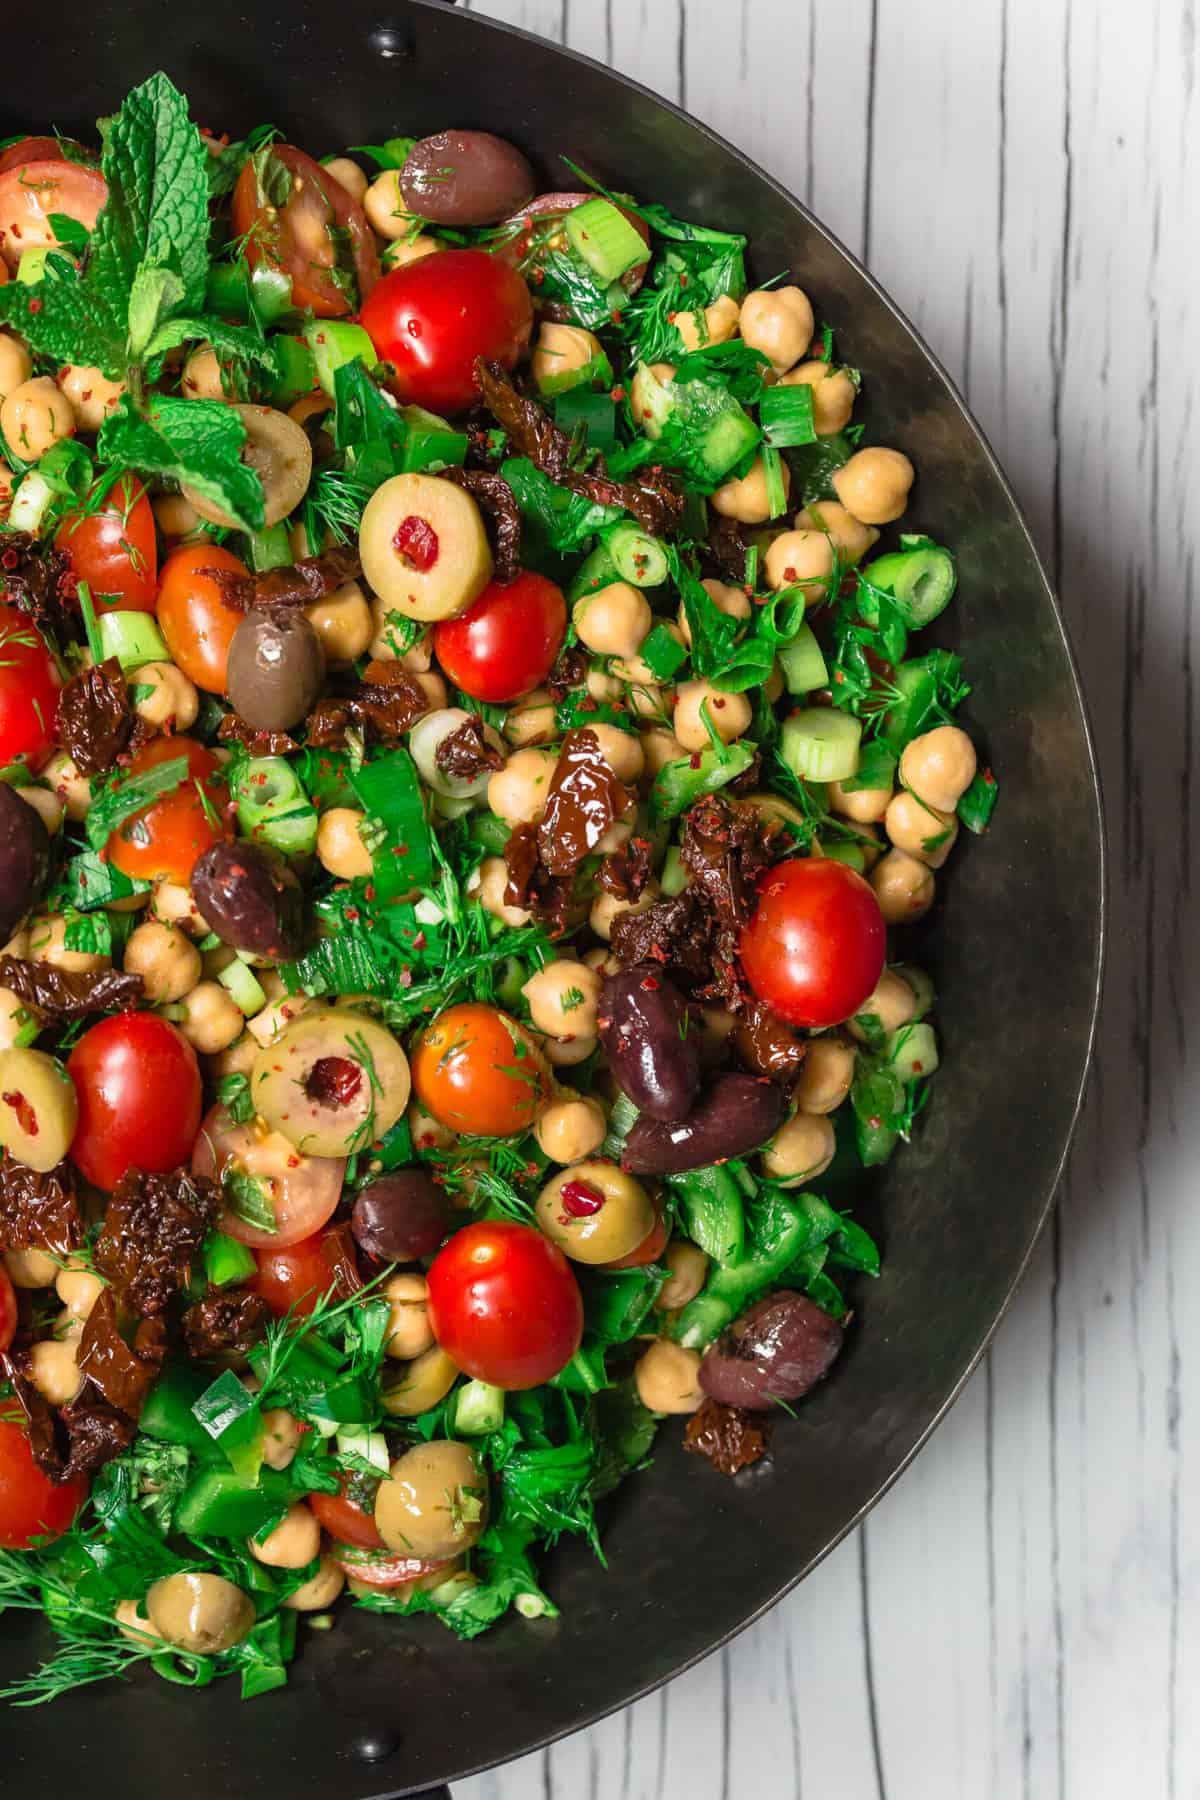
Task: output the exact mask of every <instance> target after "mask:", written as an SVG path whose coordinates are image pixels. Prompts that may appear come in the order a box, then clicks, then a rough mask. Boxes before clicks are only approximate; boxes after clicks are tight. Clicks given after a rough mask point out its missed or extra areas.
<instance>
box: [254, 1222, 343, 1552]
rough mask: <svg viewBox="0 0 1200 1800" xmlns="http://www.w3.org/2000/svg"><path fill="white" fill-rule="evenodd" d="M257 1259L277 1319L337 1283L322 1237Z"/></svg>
mask: <svg viewBox="0 0 1200 1800" xmlns="http://www.w3.org/2000/svg"><path fill="white" fill-rule="evenodd" d="M335 1204H336V1202H335ZM254 1260H255V1262H256V1263H257V1264H258V1273H257V1275H255V1276H254V1277H253V1279H252V1280H251V1282H250V1284H249V1285H250V1289H251V1291H252V1292H253V1293H255V1294H260V1295H261V1296H262V1298H263V1299H264V1300H265V1301H266V1303H267V1305H268V1306H269V1307H270V1309H271V1311H272V1312H273V1313H274V1314H275V1316H276V1318H277V1319H281V1318H282V1317H283V1315H284V1313H286V1312H288V1311H290V1310H291V1309H292V1308H293V1307H294V1308H295V1310H296V1313H297V1316H298V1317H301V1318H307V1316H308V1314H309V1313H310V1312H312V1310H313V1308H314V1307H315V1306H316V1304H317V1302H318V1300H319V1299H320V1298H321V1296H322V1294H326V1293H328V1291H329V1289H330V1287H331V1286H332V1283H333V1270H332V1268H331V1267H330V1263H329V1258H328V1257H327V1256H326V1254H325V1248H324V1245H323V1243H322V1241H321V1239H320V1238H319V1237H307V1238H304V1239H302V1240H301V1242H300V1243H298V1244H288V1245H286V1246H284V1247H283V1248H281V1249H271V1248H266V1249H257V1248H256V1249H255V1252H254ZM331 1529H332V1527H331Z"/></svg>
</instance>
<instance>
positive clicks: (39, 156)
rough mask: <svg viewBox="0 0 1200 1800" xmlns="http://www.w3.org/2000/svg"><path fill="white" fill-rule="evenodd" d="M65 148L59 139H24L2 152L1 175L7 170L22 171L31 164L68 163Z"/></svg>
mask: <svg viewBox="0 0 1200 1800" xmlns="http://www.w3.org/2000/svg"><path fill="white" fill-rule="evenodd" d="M67 160H68V159H67V157H66V156H65V155H64V154H63V147H62V145H61V143H60V142H59V140H58V139H57V138H53V137H24V138H21V139H19V141H18V142H17V143H15V144H10V145H9V146H8V149H7V150H0V175H3V174H4V171H5V170H6V169H20V168H23V167H24V165H25V164H26V163H31V162H66V161H67Z"/></svg>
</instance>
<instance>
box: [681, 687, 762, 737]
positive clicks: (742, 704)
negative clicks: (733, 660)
mask: <svg viewBox="0 0 1200 1800" xmlns="http://www.w3.org/2000/svg"><path fill="white" fill-rule="evenodd" d="M701 708H704V709H705V711H707V714H708V717H709V718H710V719H711V720H712V723H713V729H714V730H715V732H716V734H717V736H718V737H719V738H720V740H721V742H722V743H723V744H732V743H733V742H734V740H735V739H736V738H740V737H741V735H742V733H743V732H744V731H745V730H747V728H748V727H749V724H750V720H751V719H752V718H753V716H754V709H753V708H752V706H751V704H750V702H749V700H747V698H746V696H745V694H727V693H725V692H723V690H722V689H721V688H715V687H711V686H710V685H709V683H708V682H707V681H684V682H681V683H680V685H679V692H678V694H677V695H676V698H675V712H674V716H673V723H674V728H675V736H676V737H677V738H678V739H679V742H680V743H681V744H682V745H683V748H684V751H685V753H686V752H687V751H689V750H707V749H708V747H709V743H710V739H709V735H708V731H707V730H706V729H705V724H704V719H703V717H702V715H701Z"/></svg>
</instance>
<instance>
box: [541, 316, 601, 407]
mask: <svg viewBox="0 0 1200 1800" xmlns="http://www.w3.org/2000/svg"><path fill="white" fill-rule="evenodd" d="M603 355H604V350H603V348H602V346H601V343H600V339H599V338H598V337H596V335H595V334H594V333H593V332H591V331H585V330H584V329H583V327H582V326H580V325H557V324H555V323H554V321H553V320H552V319H545V320H543V322H542V326H541V329H540V330H539V332H538V340H537V343H536V344H535V345H534V347H533V357H532V360H531V362H530V365H529V368H530V373H531V374H532V376H533V379H534V381H535V382H536V383H537V385H538V387H539V388H544V389H547V390H548V391H550V392H554V391H555V388H556V387H558V386H561V385H562V384H561V381H560V379H559V378H560V377H561V376H563V375H574V374H575V373H576V371H577V370H579V369H586V368H587V367H588V366H589V365H590V364H591V363H594V362H598V361H599V360H600V358H601V357H602V356H603Z"/></svg>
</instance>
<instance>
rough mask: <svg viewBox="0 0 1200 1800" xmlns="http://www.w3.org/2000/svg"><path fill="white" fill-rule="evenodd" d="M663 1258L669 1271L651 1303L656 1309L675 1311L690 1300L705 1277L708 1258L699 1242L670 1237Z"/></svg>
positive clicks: (704, 1280)
mask: <svg viewBox="0 0 1200 1800" xmlns="http://www.w3.org/2000/svg"><path fill="white" fill-rule="evenodd" d="M663 1261H664V1262H665V1263H666V1265H667V1267H668V1269H670V1271H671V1273H670V1274H669V1275H668V1276H667V1279H666V1280H665V1281H664V1282H663V1284H662V1287H661V1288H660V1289H659V1290H658V1299H657V1300H656V1301H655V1302H654V1304H655V1307H656V1308H657V1310H658V1311H659V1312H675V1311H677V1310H678V1308H679V1307H681V1306H686V1305H687V1303H688V1301H689V1300H694V1299H695V1298H696V1295H697V1294H698V1293H699V1292H700V1289H701V1288H702V1287H703V1286H704V1283H705V1282H706V1281H707V1280H708V1263H709V1259H708V1256H707V1255H706V1254H705V1252H704V1251H703V1250H701V1248H700V1246H699V1244H690V1243H689V1242H688V1240H687V1239H686V1238H674V1239H673V1240H672V1241H671V1243H669V1244H668V1245H667V1250H666V1255H665V1256H664V1257H663Z"/></svg>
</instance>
